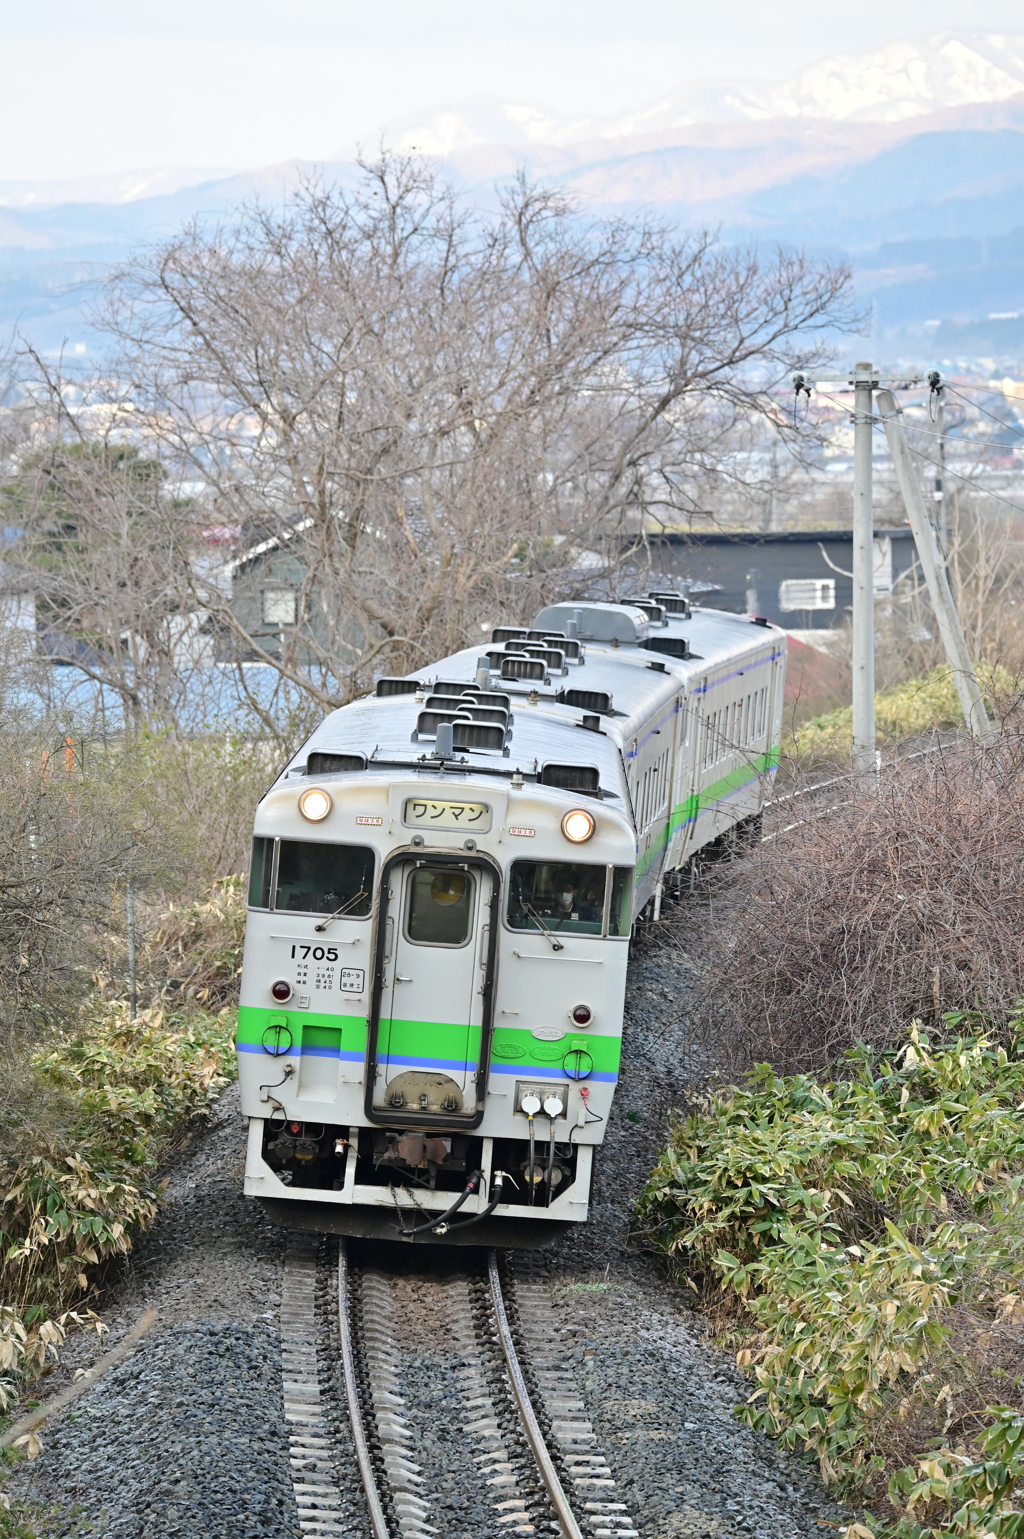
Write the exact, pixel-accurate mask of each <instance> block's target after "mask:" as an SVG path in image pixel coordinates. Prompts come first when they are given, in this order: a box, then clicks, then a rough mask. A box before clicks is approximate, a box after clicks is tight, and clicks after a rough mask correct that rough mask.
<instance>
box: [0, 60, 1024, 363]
mask: <svg viewBox="0 0 1024 1539" xmlns="http://www.w3.org/2000/svg"><path fill="white" fill-rule="evenodd" d="M372 139H373V140H375V139H376V135H373V136H372ZM386 142H388V143H390V144H391V145H392V146H394V147H396V148H398V149H400V150H409V151H416V152H418V153H421V154H426V155H429V156H433V157H435V158H436V159H437V160H438V161H439V162H440V169H441V171H442V173H443V174H444V175H446V176H447V177H449V178H450V179H451V180H452V181H453V182H454V183H455V184H456V185H457V186H461V187H462V188H464V189H466V190H468V192H469V193H470V195H471V196H472V197H474V198H477V199H479V200H480V201H481V202H482V203H483V202H486V200H487V199H488V198H489V197H491V196H492V194H493V188H494V184H495V182H499V183H500V182H501V181H502V180H503V179H505V178H507V177H508V176H510V175H512V174H514V173H515V172H516V171H517V169H518V168H520V167H524V168H525V169H526V171H527V173H528V174H529V175H531V176H532V177H534V178H536V179H537V180H539V181H543V182H546V183H548V184H553V185H558V186H560V187H563V188H565V189H566V191H568V192H569V193H571V194H573V195H574V196H575V197H576V198H577V199H578V200H579V203H580V206H581V207H582V208H584V209H586V210H587V211H589V212H591V213H595V214H598V215H601V214H609V213H612V214H617V213H621V214H626V215H630V214H631V213H633V212H635V211H636V210H637V209H638V208H652V207H654V208H656V209H657V210H658V211H659V212H660V213H661V214H662V215H663V216H664V218H665V219H666V220H668V221H669V222H671V223H674V224H676V225H678V226H679V227H681V228H686V227H697V226H702V225H710V226H714V227H718V228H720V229H721V230H722V232H723V235H724V237H725V239H727V240H746V239H750V238H752V237H756V238H758V239H764V240H768V241H776V240H778V241H781V242H783V243H785V244H794V245H803V246H807V247H810V248H812V249H814V248H817V249H819V250H820V249H821V248H822V247H827V248H828V249H830V250H832V251H837V250H845V251H846V252H848V253H849V254H850V256H851V257H852V259H853V260H854V262H855V265H856V267H857V269H858V283H859V284H860V286H861V290H862V292H863V293H865V294H868V293H870V294H871V302H872V305H873V307H874V314H875V316H876V320H877V323H878V325H879V326H880V327H882V328H885V327H898V326H899V325H903V324H908V325H909V324H911V323H913V324H919V325H920V324H924V323H925V322H929V323H930V322H931V321H932V320H933V319H934V318H935V317H938V316H946V317H952V318H953V319H954V320H964V321H966V320H971V319H972V318H973V317H978V316H981V317H984V316H986V315H989V314H990V313H992V314H995V315H996V316H997V317H998V316H999V315H1000V314H1003V313H1006V312H1017V311H1018V310H1019V311H1020V312H1021V314H1022V315H1024V36H1017V35H1014V36H1000V35H996V34H980V33H977V34H967V33H951V32H945V33H939V34H937V35H935V36H932V37H928V38H924V39H918V40H916V41H911V42H906V43H898V44H892V45H891V46H889V47H887V48H882V49H878V50H876V51H875V52H873V53H864V54H843V55H836V56H834V57H831V58H827V59H824V60H820V61H819V62H818V63H816V64H813V65H811V66H810V67H808V68H806V69H804V70H801V71H800V72H799V73H797V74H795V75H793V76H792V77H791V78H790V79H787V80H782V81H780V82H776V83H774V84H772V83H765V82H759V81H745V82H744V81H714V80H707V81H697V82H691V83H687V84H685V85H681V86H680V88H679V90H677V91H675V92H673V93H671V94H670V95H667V96H664V97H663V98H661V99H660V100H657V101H653V102H650V103H648V104H647V105H646V106H643V107H638V108H636V109H635V110H631V111H628V112H619V113H616V114H603V115H590V116H588V115H585V114H578V115H575V116H569V115H567V114H565V113H559V112H557V111H551V110H547V109H545V108H543V107H540V106H537V105H534V104H531V103H528V102H509V101H498V100H491V99H488V98H476V99H474V100H471V101H468V102H463V103H460V104H455V105H447V106H438V107H435V108H431V109H428V110H424V111H420V112H417V113H415V114H414V115H412V116H411V117H409V118H407V119H405V120H404V121H402V122H398V123H394V124H392V125H391V128H390V131H389V132H387V134H386ZM356 175H357V171H356V167H355V165H354V163H353V159H352V149H351V147H346V149H345V150H344V151H343V152H341V153H339V155H338V156H337V158H336V159H334V160H332V161H329V162H326V163H320V164H316V165H314V164H311V163H309V162H301V161H282V162H279V163H278V164H276V165H265V166H260V167H254V168H251V169H248V170H243V171H236V172H230V173H228V172H223V171H214V170H205V169H204V170H190V169H187V168H185V169H182V168H175V167H164V168H161V169H157V170H142V171H136V172H126V173H124V174H121V175H117V176H105V177H91V178H81V179H75V180H74V181H64V182H46V183H43V182H40V183H27V182H21V183H14V182H0V279H2V282H0V337H2V336H4V335H5V334H6V330H7V328H9V327H12V326H18V327H21V328H22V329H26V330H30V331H31V334H32V336H33V338H34V340H35V341H36V343H37V345H39V346H41V347H43V348H44V349H49V350H58V351H59V350H60V349H61V348H62V347H63V346H64V343H65V341H70V342H71V343H72V344H73V345H74V346H75V347H76V348H78V347H86V348H88V347H89V346H91V345H92V344H91V341H89V338H90V337H91V336H92V333H91V332H90V331H89V322H88V320H87V317H86V313H85V310H84V308H83V307H84V305H85V303H86V299H87V287H88V284H89V282H91V281H93V280H95V279H98V278H99V277H100V276H101V275H102V273H103V271H105V270H106V268H107V265H108V264H109V263H110V262H111V261H116V260H118V259H119V258H120V257H121V256H123V255H124V254H125V253H127V252H128V251H129V250H131V249H133V248H134V247H137V246H138V245H140V244H141V243H144V242H148V241H152V240H154V239H160V238H163V237H166V236H168V235H170V234H171V233H173V231H175V230H177V229H179V228H180V227H181V225H182V224H183V223H184V222H186V221H187V220H189V219H191V218H194V217H199V218H205V219H209V220H211V221H217V220H220V219H223V218H229V217H230V215H231V212H232V210H234V209H236V208H237V207H238V206H239V205H240V204H241V203H243V202H245V201H247V200H249V199H252V198H260V199H264V200H267V199H270V200H280V199H281V198H283V197H287V195H288V193H289V192H290V191H291V190H293V189H294V188H295V187H296V186H298V185H299V184H301V183H302V182H303V181H305V180H308V179H309V178H320V179H322V180H324V181H328V182H338V183H341V184H342V185H347V184H351V182H352V180H353V179H354V178H355V176H356ZM880 251H881V252H882V253H884V255H880V254H879V252H880ZM1021 334H1022V347H1024V323H1022V327H1021ZM1022 356H1024V353H1022Z"/></svg>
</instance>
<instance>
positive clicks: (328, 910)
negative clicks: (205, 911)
mask: <svg viewBox="0 0 1024 1539" xmlns="http://www.w3.org/2000/svg"><path fill="white" fill-rule="evenodd" d="M272 843H273V841H272V840H270V839H256V840H255V841H254V848H253V863H252V877H251V880H250V887H249V902H250V903H251V904H253V906H254V907H261V908H276V909H288V910H289V911H290V912H291V913H297V914H335V913H338V911H339V910H340V911H341V915H342V916H344V917H345V918H348V919H365V918H366V917H367V915H368V914H369V912H370V906H371V903H372V899H373V860H374V854H373V850H372V849H369V848H368V847H367V846H365V845H361V844H313V843H311V842H307V841H306V840H305V839H282V840H280V847H279V852H278V858H277V881H276V884H275V883H274V882H273V880H272V848H271V847H272Z"/></svg>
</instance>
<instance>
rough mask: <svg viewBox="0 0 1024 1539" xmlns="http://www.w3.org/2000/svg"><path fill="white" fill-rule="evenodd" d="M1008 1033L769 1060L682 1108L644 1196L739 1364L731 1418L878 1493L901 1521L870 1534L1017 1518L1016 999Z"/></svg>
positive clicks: (868, 1494)
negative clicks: (812, 1072)
mask: <svg viewBox="0 0 1024 1539" xmlns="http://www.w3.org/2000/svg"><path fill="white" fill-rule="evenodd" d="M946 1023H947V1026H948V1027H949V1028H950V1030H951V1031H953V1030H957V1029H962V1028H963V1027H964V1026H965V1025H966V1026H968V1027H969V1028H970V1027H973V1028H975V1029H978V1027H979V1025H980V1024H981V1023H980V1022H979V1021H978V1020H977V1019H976V1018H975V1019H973V1020H972V1019H969V1018H967V1017H964V1016H948V1017H946ZM1004 1041H1005V1045H1002V1044H1001V1043H997V1042H996V1041H995V1040H993V1038H992V1037H991V1036H989V1035H983V1034H979V1035H972V1036H965V1037H962V1038H958V1039H957V1040H955V1041H950V1042H946V1043H944V1044H942V1045H937V1046H934V1047H933V1046H931V1045H930V1044H929V1042H928V1041H927V1039H926V1038H925V1036H924V1034H923V1032H922V1031H921V1030H920V1028H919V1026H918V1025H916V1024H915V1026H914V1027H913V1028H912V1030H911V1033H910V1035H909V1039H908V1040H907V1041H906V1042H905V1044H903V1045H902V1046H901V1048H900V1049H899V1051H898V1052H896V1053H882V1052H877V1051H872V1050H869V1049H867V1048H864V1047H861V1048H858V1049H856V1050H854V1051H852V1052H851V1053H849V1054H848V1055H847V1057H846V1060H845V1064H844V1067H845V1070H846V1073H845V1075H844V1077H842V1078H838V1079H836V1080H834V1081H832V1082H830V1083H819V1082H817V1081H816V1080H814V1079H812V1078H810V1077H809V1076H805V1075H796V1076H792V1077H789V1078H781V1077H778V1076H776V1075H775V1074H774V1073H773V1072H772V1070H771V1069H770V1068H768V1067H767V1066H763V1065H762V1066H761V1067H760V1068H759V1069H758V1070H757V1071H756V1072H755V1073H754V1074H753V1076H752V1077H751V1080H750V1082H749V1084H748V1085H747V1086H746V1087H745V1088H742V1089H735V1090H730V1091H727V1092H722V1093H720V1094H717V1095H715V1096H713V1097H711V1098H710V1099H709V1100H708V1101H707V1103H706V1104H705V1105H703V1106H701V1107H700V1108H699V1109H698V1110H696V1111H694V1112H693V1113H692V1114H691V1115H690V1116H688V1117H687V1118H685V1120H682V1121H680V1122H679V1123H678V1125H677V1126H676V1127H675V1128H674V1129H673V1130H672V1133H671V1137H670V1140H669V1144H668V1147H667V1148H666V1150H665V1152H664V1154H663V1156H662V1158H661V1160H660V1162H659V1164H658V1166H657V1168H656V1169H655V1171H654V1172H653V1174H652V1176H651V1178H650V1181H649V1183H648V1185H647V1187H646V1189H645V1191H644V1193H643V1196H642V1198H641V1201H640V1204H639V1207H638V1214H637V1223H638V1227H639V1228H640V1229H641V1230H642V1231H643V1232H645V1233H646V1235H647V1236H648V1237H649V1238H650V1239H651V1240H652V1241H653V1242H654V1243H655V1244H656V1245H657V1246H658V1247H660V1248H661V1249H662V1250H663V1251H664V1252H666V1253H667V1254H668V1255H669V1256H670V1257H672V1258H673V1259H674V1261H675V1262H676V1264H677V1265H678V1266H679V1267H680V1268H681V1269H684V1270H686V1271H688V1272H689V1273H691V1274H692V1276H694V1277H696V1278H697V1279H698V1280H699V1282H700V1283H701V1285H702V1292H703V1299H704V1302H705V1304H706V1306H707V1307H708V1309H709V1310H710V1312H711V1313H712V1315H713V1317H714V1318H715V1319H716V1321H717V1324H718V1327H719V1329H720V1331H721V1332H722V1333H723V1338H724V1339H725V1340H727V1341H729V1342H730V1344H731V1345H733V1346H734V1347H736V1348H737V1349H738V1350H737V1362H738V1363H739V1365H740V1366H741V1367H744V1368H747V1369H749V1370H750V1371H751V1372H752V1373H753V1376H754V1378H755V1380H756V1388H755V1390H754V1393H753V1394H752V1396H751V1398H750V1400H749V1401H748V1403H747V1404H746V1405H745V1406H743V1407H741V1409H740V1414H741V1416H742V1417H743V1419H744V1420H745V1421H746V1422H747V1423H748V1424H749V1425H751V1426H753V1427H756V1428H759V1429H760V1430H762V1431H765V1432H767V1433H769V1434H771V1435H773V1436H775V1437H777V1438H778V1439H779V1440H780V1441H781V1442H782V1443H783V1445H784V1446H786V1447H790V1448H797V1447H803V1448H805V1449H809V1450H813V1452H814V1453H815V1454H816V1456H817V1458H818V1461H819V1465H820V1468H821V1472H822V1476H823V1478H824V1479H825V1481H826V1482H827V1483H829V1484H834V1485H836V1486H838V1487H839V1488H840V1489H841V1490H843V1491H844V1492H846V1493H848V1494H857V1495H860V1496H862V1497H863V1498H865V1499H867V1500H869V1501H873V1500H877V1499H879V1498H880V1497H881V1496H882V1494H883V1492H884V1491H885V1490H886V1488H888V1493H889V1497H890V1499H891V1500H892V1502H893V1503H894V1504H896V1505H897V1506H898V1507H900V1508H901V1511H902V1516H901V1518H900V1520H899V1522H898V1523H897V1526H896V1527H895V1528H885V1527H884V1525H883V1524H882V1523H881V1520H878V1523H877V1524H875V1526H874V1527H872V1528H871V1529H862V1530H861V1531H862V1532H866V1533H872V1532H878V1531H882V1530H883V1529H884V1531H885V1532H886V1533H889V1534H892V1535H893V1536H896V1535H899V1536H900V1539H921V1536H925V1535H928V1536H936V1539H937V1536H940V1535H941V1536H946V1535H950V1536H952V1535H971V1536H975V1535H977V1536H981V1535H983V1534H991V1535H997V1536H999V1539H1004V1536H1009V1535H1015V1534H1018V1533H1021V1534H1024V1511H1022V1509H1020V1508H1019V1507H1018V1506H1017V1505H1016V1504H1015V1502H1014V1498H1013V1488H1014V1484H1015V1482H1016V1481H1017V1479H1018V1478H1019V1477H1020V1475H1021V1474H1024V1451H1022V1452H1021V1454H1020V1456H1019V1455H1018V1447H1019V1440H1020V1437H1021V1432H1020V1428H1021V1426H1022V1425H1024V1423H1022V1419H1021V1412H1022V1411H1024V1389H1022V1382H1024V1381H1022V1372H1024V1360H1022V1348H1024V1328H1022V1327H1024V1174H1022V1173H1024V1121H1022V1119H1021V1114H1020V1113H1021V1106H1022V1102H1024V1005H1022V1006H1021V1007H1018V1010H1017V1013H1016V1014H1015V1015H1014V1017H1013V1018H1012V1019H1011V1021H1010V1022H1009V1026H1008V1029H1007V1032H1006V1034H1005V1039H1004ZM1007 1400H1009V1401H1011V1402H1012V1404H1011V1405H1009V1406H1006V1405H1003V1404H1002V1402H1005V1401H1007ZM912 1466H913V1467H912ZM887 1482H888V1486H887ZM851 1532H856V1530H851Z"/></svg>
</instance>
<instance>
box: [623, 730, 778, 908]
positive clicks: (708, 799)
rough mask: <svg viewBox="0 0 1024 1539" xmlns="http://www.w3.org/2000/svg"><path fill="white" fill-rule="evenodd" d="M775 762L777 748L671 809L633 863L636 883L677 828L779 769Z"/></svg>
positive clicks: (640, 879)
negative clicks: (646, 846) (649, 844)
mask: <svg viewBox="0 0 1024 1539" xmlns="http://www.w3.org/2000/svg"><path fill="white" fill-rule="evenodd" d="M778 763H779V749H778V748H770V749H769V750H768V752H767V753H762V754H758V755H757V757H756V758H754V759H752V760H751V762H750V763H749V764H741V765H740V767H739V768H738V769H734V770H733V771H732V772H731V773H730V774H728V775H723V776H722V779H721V780H715V781H712V783H711V785H709V786H705V787H704V789H703V791H698V792H697V793H696V795H694V796H688V797H687V798H686V800H685V802H680V803H679V805H678V806H676V807H673V809H672V811H671V812H670V814H669V816H668V818H667V819H666V820H665V822H664V823H663V824H662V825H661V827H660V828H659V830H658V832H657V834H656V835H655V837H654V839H653V840H652V842H651V846H650V848H649V849H647V850H645V851H644V853H643V855H641V856H640V859H639V860H638V861H637V863H636V879H637V881H638V882H639V881H642V880H643V877H644V876H645V875H646V872H647V869H648V867H649V866H650V865H652V863H653V862H654V861H655V860H657V859H659V857H660V856H661V853H662V851H663V850H665V849H666V848H667V846H668V844H669V841H670V840H671V838H672V837H673V835H674V834H675V833H677V832H678V830H679V829H680V828H685V827H686V826H687V824H689V823H694V822H696V820H697V818H698V817H699V816H700V814H701V813H702V812H710V811H712V810H713V809H714V808H715V807H717V805H718V803H719V802H720V801H722V800H724V798H725V797H727V796H730V795H732V793H733V792H734V791H739V790H741V789H742V787H743V786H746V785H753V783H754V781H755V780H760V778H761V777H762V775H768V774H770V773H771V772H772V771H773V770H775V769H777V768H778Z"/></svg>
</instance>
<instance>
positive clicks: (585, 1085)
mask: <svg viewBox="0 0 1024 1539" xmlns="http://www.w3.org/2000/svg"><path fill="white" fill-rule="evenodd" d="M784 673H785V638H784V636H783V635H782V633H781V632H779V631H777V630H776V629H775V628H774V627H770V626H766V625H765V624H764V623H763V622H761V623H752V622H751V620H750V618H749V617H743V616H738V615H730V614H722V613H716V612H714V611H702V610H696V609H694V610H691V608H690V605H689V603H688V601H687V600H686V598H685V596H684V595H680V594H671V593H661V594H656V595H649V596H648V598H647V599H645V600H639V601H636V602H627V603H623V604H600V603H598V604H580V605H556V606H554V607H552V608H550V609H548V610H545V611H543V612H542V614H541V615H540V616H539V617H538V620H537V622H536V624H535V625H534V627H533V628H531V629H527V628H525V627H499V629H497V630H496V631H495V632H494V635H493V638H492V644H491V646H490V647H489V648H488V649H487V650H486V651H483V652H477V651H467V652H463V653H459V654H457V655H456V656H455V657H450V658H447V659H445V660H444V661H443V662H441V663H438V664H435V665H433V666H432V667H431V668H430V669H428V670H424V672H423V674H422V676H421V677H420V678H419V679H381V680H380V681H379V683H378V685H377V689H376V692H375V695H374V696H373V697H371V698H367V699H364V700H360V701H357V702H355V703H354V704H352V705H349V706H346V707H344V709H342V710H340V711H335V712H334V713H333V714H332V715H331V716H329V717H328V718H327V719H326V720H325V721H324V722H323V723H322V725H321V726H320V727H319V728H318V729H317V731H316V732H315V733H314V734H313V736H312V738H311V739H310V740H309V742H308V743H307V744H306V745H305V747H304V748H303V749H302V750H301V751H300V753H299V754H298V755H297V756H296V759H295V761H294V762H293V763H292V764H291V765H290V766H289V768H288V770H287V771H286V772H285V774H284V775H283V776H282V777H281V778H280V779H279V780H278V782H277V783H276V785H274V786H273V787H272V789H271V790H270V791H269V792H268V794H267V795H266V796H265V797H264V799H263V801H262V802H261V804H260V807H259V809H258V811H257V815H256V827H255V841H254V846H253V860H252V874H251V883H250V892H249V917H248V924H247V929H246V943H245V960H244V965H243V971H242V994H241V1008H240V1011H239V1031H238V1052H239V1077H240V1080H241V1092H242V1109H243V1112H244V1114H245V1115H246V1116H247V1117H248V1118H249V1144H248V1153H247V1159H246V1176H245V1190H246V1192H247V1193H249V1194H250V1195H252V1196H254V1197H258V1198H259V1199H260V1200H261V1201H262V1202H263V1203H264V1204H265V1205H266V1207H267V1208H268V1210H269V1212H270V1214H271V1216H272V1217H273V1218H274V1219H275V1221H277V1222H278V1223H281V1224H283V1225H285V1226H288V1227H292V1228H305V1229H311V1230H329V1231H335V1232H339V1233H345V1234H355V1235H367V1236H377V1237H380V1238H386V1239H405V1240H417V1239H418V1240H420V1241H438V1240H440V1241H444V1242H445V1243H448V1244H453V1243H454V1244H461V1243H465V1244H484V1243H486V1244H494V1243H498V1244H503V1245H523V1246H533V1245H537V1244H541V1243H543V1242H544V1240H545V1239H549V1238H552V1237H553V1236H554V1235H555V1234H557V1233H558V1232H559V1231H560V1230H563V1229H564V1228H565V1227H566V1226H567V1225H569V1224H573V1223H579V1222H581V1221H583V1220H584V1219H585V1218H586V1217H587V1212H588V1206H589V1198H590V1187H591V1175H592V1169H593V1159H594V1155H595V1150H596V1148H597V1146H598V1145H599V1144H601V1142H602V1141H603V1139H604V1135H605V1129H606V1127H607V1123H608V1115H609V1111H610V1109H611V1101H612V1094H613V1091H614V1087H615V1082H616V1078H617V1073H618V1067H619V1057H620V1048H621V1032H622V1014H623V1003H624V996H625V984H626V962H627V952H628V941H629V936H630V930H631V926H632V924H633V922H634V921H635V920H636V918H637V916H638V914H640V913H641V912H644V911H646V912H648V913H652V914H656V913H657V910H658V907H659V905H660V902H661V895H662V892H663V889H664V886H665V884H666V882H667V881H669V882H674V883H675V884H678V879H679V873H680V872H681V871H682V869H683V868H684V867H685V866H687V865H688V864H689V863H690V862H692V861H693V859H694V857H695V856H696V855H697V854H698V852H699V851H700V850H702V849H704V848H706V847H707V846H708V845H712V844H714V843H715V842H717V841H720V840H721V839H722V838H723V837H725V836H730V835H731V831H732V830H734V829H735V828H736V827H737V826H744V825H746V826H748V827H749V826H756V819H757V817H758V815H759V812H760V808H761V805H762V803H763V800H764V795H765V791H766V788H767V786H768V785H769V784H770V779H771V775H772V773H773V770H774V764H775V755H776V749H777V744H778V734H779V729H780V726H781V712H782V686H783V681H784Z"/></svg>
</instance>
